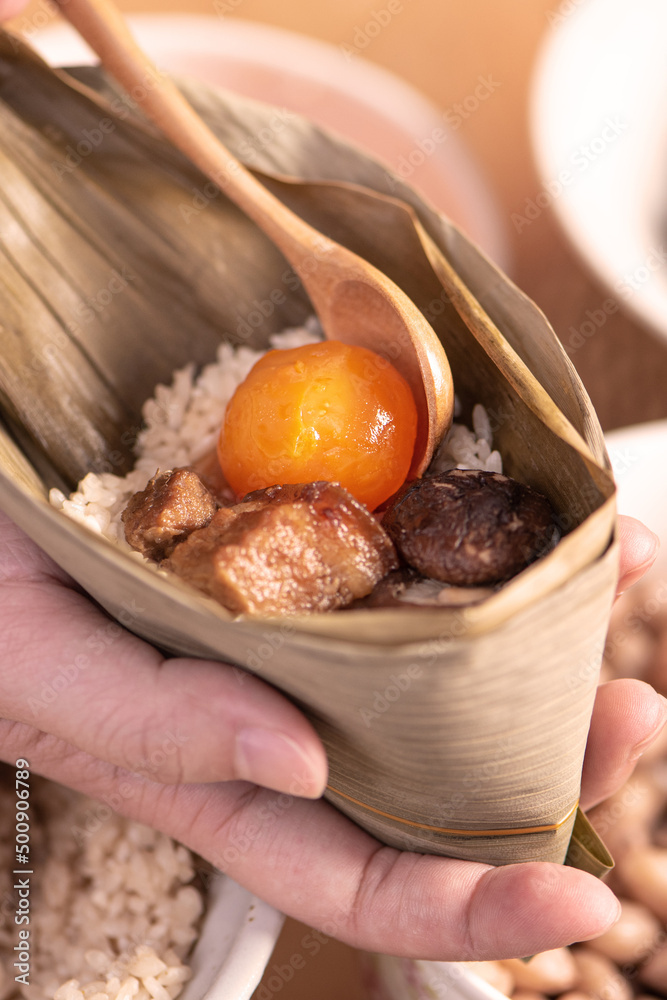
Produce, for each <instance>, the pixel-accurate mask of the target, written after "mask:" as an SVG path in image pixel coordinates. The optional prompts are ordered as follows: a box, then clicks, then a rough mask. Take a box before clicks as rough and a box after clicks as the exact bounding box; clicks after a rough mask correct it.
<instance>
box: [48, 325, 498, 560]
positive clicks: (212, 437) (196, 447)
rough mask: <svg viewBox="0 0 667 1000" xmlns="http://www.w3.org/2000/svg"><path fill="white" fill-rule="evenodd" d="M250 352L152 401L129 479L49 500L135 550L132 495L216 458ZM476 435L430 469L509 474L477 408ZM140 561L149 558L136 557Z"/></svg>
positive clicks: (228, 352) (306, 338)
mask: <svg viewBox="0 0 667 1000" xmlns="http://www.w3.org/2000/svg"><path fill="white" fill-rule="evenodd" d="M321 338H322V334H321V329H320V326H319V324H318V322H317V320H315V319H312V320H310V321H308V323H306V325H305V326H303V327H294V328H292V329H289V330H285V331H283V333H280V334H276V335H275V336H274V337H272V338H271V345H272V346H273V347H276V348H283V349H288V348H292V347H301V346H302V345H303V344H311V343H316V342H317V341H318V340H321ZM262 353H263V352H262V351H254V350H252V349H251V348H249V347H236V348H234V347H232V346H230V345H229V344H226V343H223V344H221V345H220V347H219V348H218V352H217V358H216V361H215V362H214V363H213V364H210V365H207V366H206V367H205V368H203V369H202V371H201V372H200V374H199V375H196V372H195V366H194V365H192V364H190V365H186V367H185V368H181V369H180V370H179V371H177V372H176V373H175V375H174V379H173V382H172V384H171V385H170V386H166V385H158V386H157V387H156V389H155V395H154V396H153V397H152V398H151V399H149V400H147V401H146V403H145V404H144V407H143V411H142V415H143V419H144V424H145V426H144V428H143V430H142V431H141V432H140V434H139V435H138V438H137V442H136V448H135V453H136V456H137V460H136V463H135V466H134V469H133V470H132V472H130V473H128V475H127V476H115V475H113V474H112V473H102V474H100V475H98V474H96V473H92V472H90V473H88V475H87V476H85V478H84V479H82V480H81V482H80V483H79V485H78V488H77V490H76V492H74V493H72V494H70V496H69V497H66V496H65V495H64V494H63V493H62V492H61V491H60V490H56V489H52V490H51V493H50V497H49V499H50V501H51V503H52V504H53V505H54V506H55V507H58V508H59V509H61V510H62V511H63V513H65V514H67V515H68V517H71V518H73V519H74V520H76V521H80V522H81V523H82V524H85V525H86V527H88V528H90V529H91V530H92V531H96V532H98V533H99V534H102V535H104V536H106V537H107V538H109V539H110V540H111V541H113V542H116V543H117V544H120V545H122V546H124V547H126V548H127V550H128V551H129V552H132V551H133V550H132V549H130V547H129V545H127V543H126V541H125V536H124V532H123V525H122V522H121V513H122V511H123V509H124V507H125V506H126V505H127V502H128V500H129V499H130V497H131V496H132V494H133V493H136V492H137V491H138V490H143V489H144V487H145V486H146V483H147V482H148V480H149V479H150V478H151V477H152V476H154V475H155V472H156V470H157V469H162V470H165V469H173V468H176V467H179V466H186V465H190V464H191V463H192V462H195V461H197V459H199V458H201V457H202V456H203V455H205V454H206V453H207V452H209V451H210V450H211V449H212V448H213V447H214V446H215V443H216V440H217V437H218V434H219V432H220V425H221V423H222V419H223V416H224V412H225V409H226V406H227V403H228V402H229V400H230V399H231V397H232V395H233V393H234V391H235V389H236V387H237V386H238V385H239V384H240V383H241V382H242V381H243V380H244V379H245V377H246V375H247V374H248V372H249V371H250V369H251V368H252V366H253V365H254V364H255V362H256V361H258V360H259V358H260V357H261V356H262ZM472 423H473V426H472V429H470V428H468V427H466V426H464V425H463V424H457V423H454V424H453V425H452V427H451V429H450V431H449V434H448V435H447V437H446V438H445V440H444V441H443V443H442V444H441V446H440V448H439V450H438V452H437V454H436V455H435V456H434V459H433V462H432V465H431V468H432V469H433V471H436V472H446V471H448V470H449V469H482V470H486V471H488V472H502V460H501V457H500V453H499V452H498V451H496V450H494V448H493V434H492V429H491V423H490V420H489V417H488V414H487V412H486V410H485V409H484V407H483V406H481V405H480V404H477V405H476V406H475V407H474V409H473V411H472ZM134 555H136V557H137V558H138V559H142V557H141V556H140V555H139V554H138V553H134Z"/></svg>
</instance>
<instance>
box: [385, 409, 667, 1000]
mask: <svg viewBox="0 0 667 1000" xmlns="http://www.w3.org/2000/svg"><path fill="white" fill-rule="evenodd" d="M606 441H607V447H608V449H609V455H610V458H611V461H612V464H613V466H614V474H615V478H616V482H617V485H618V508H619V512H620V513H621V514H630V515H631V516H632V517H636V518H638V519H639V520H640V521H643V522H644V523H645V524H646V525H647V526H648V527H649V528H651V529H652V530H653V531H655V532H656V534H657V535H658V536H659V537H660V539H661V543H662V545H661V550H660V554H659V556H658V559H657V561H656V563H655V565H654V566H653V568H652V569H651V571H650V574H649V575H648V577H647V579H654V580H657V579H659V578H660V577H662V578H664V574H665V573H667V420H660V421H655V422H653V423H647V424H638V425H636V426H634V427H624V428H621V429H620V430H616V431H612V432H611V433H609V434H608V435H607V436H606ZM366 974H367V977H368V980H369V1000H434V998H441V997H447V1000H507V997H506V996H505V995H504V994H503V993H501V992H500V991H499V990H497V989H495V988H494V987H493V986H490V985H489V984H488V983H486V982H485V981H484V980H483V979H481V978H480V977H479V976H478V975H476V974H475V973H474V972H471V971H470V969H468V968H467V967H466V966H465V965H460V964H458V963H456V962H422V961H413V960H410V959H400V958H392V957H390V956H387V955H373V956H369V957H368V959H367V969H366Z"/></svg>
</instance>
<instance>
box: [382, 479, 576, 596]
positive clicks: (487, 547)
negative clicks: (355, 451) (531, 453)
mask: <svg viewBox="0 0 667 1000" xmlns="http://www.w3.org/2000/svg"><path fill="white" fill-rule="evenodd" d="M382 526H383V527H384V529H385V530H386V532H387V534H388V535H389V536H390V538H391V539H392V541H393V542H394V544H395V546H396V548H397V549H398V551H399V553H400V554H401V556H402V557H403V559H404V560H405V561H406V562H407V563H408V564H409V565H410V566H412V567H414V569H416V570H418V572H420V573H422V574H423V575H424V576H428V577H432V578H433V579H436V580H441V581H442V582H444V583H450V584H455V585H457V586H480V585H485V584H491V583H499V582H502V581H504V580H508V579H510V577H512V576H515V575H516V574H517V573H519V572H520V571H521V570H522V569H525V567H526V566H528V565H529V564H530V563H531V562H534V560H535V559H537V558H539V557H540V556H541V555H544V554H545V553H546V552H548V551H549V550H550V549H552V548H553V546H554V545H555V544H556V542H557V540H558V537H559V532H558V527H557V524H556V519H555V515H554V511H553V509H552V507H551V504H550V503H549V501H548V500H547V498H546V497H545V496H543V495H542V494H541V493H538V492H537V491H536V490H533V489H531V487H529V486H525V485H524V484H523V483H519V482H517V481H516V480H515V479H510V478H509V477H508V476H503V475H500V474H499V473H497V472H482V471H480V470H477V469H453V470H452V471H450V472H446V473H442V474H440V475H436V476H428V477H426V478H424V479H418V480H415V481H414V482H413V483H410V484H409V485H408V486H406V487H404V489H403V490H402V491H401V492H400V493H399V495H398V496H397V498H396V500H395V501H394V503H393V505H392V506H391V507H390V508H389V509H388V510H387V512H386V513H385V515H384V517H383V519H382Z"/></svg>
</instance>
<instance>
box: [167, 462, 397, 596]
mask: <svg viewBox="0 0 667 1000" xmlns="http://www.w3.org/2000/svg"><path fill="white" fill-rule="evenodd" d="M162 565H163V567H164V568H166V569H169V570H171V571H172V572H173V573H176V574H177V575H178V576H180V577H181V578H182V579H183V580H186V581H187V582H188V583H190V584H191V585H192V586H194V587H196V588H197V589H198V590H200V591H202V592H203V593H205V594H207V595H208V596H209V597H212V598H213V599H214V600H216V601H218V602H219V603H220V604H222V605H224V606H225V607H227V608H229V609H230V610H231V611H234V612H235V613H238V614H249V615H284V614H301V613H310V612H317V611H333V610H336V609H338V608H343V607H346V606H347V605H349V604H351V603H352V601H354V600H355V599H357V598H360V597H364V596H365V595H366V594H369V593H370V592H371V590H372V589H373V587H374V586H375V584H376V583H377V581H378V580H380V579H381V578H382V577H383V576H384V575H385V574H386V573H388V572H389V571H390V570H392V569H394V568H396V566H397V565H398V559H397V556H396V552H395V550H394V547H393V545H392V543H391V541H390V540H389V538H388V536H387V534H386V533H385V531H384V530H383V528H382V527H381V526H380V524H379V523H378V522H377V521H376V519H375V518H374V517H373V516H372V515H371V514H370V513H369V512H368V511H367V510H366V508H365V507H363V506H362V505H361V504H359V503H358V502H357V501H356V500H355V499H354V497H352V496H351V494H350V493H348V492H347V490H344V489H343V488H342V487H341V486H338V485H336V484H332V483H325V482H320V483H307V484H303V485H289V486H272V487H269V488H268V489H264V490H257V491H255V492H254V493H250V494H248V495H247V496H246V497H245V498H244V499H243V501H242V502H241V503H239V504H236V505H235V506H233V507H221V508H220V509H219V510H217V511H216V513H215V514H214V515H213V517H212V519H211V521H210V523H209V524H208V525H207V526H206V527H203V528H199V529H198V530H196V531H193V532H192V533H191V534H190V535H189V536H188V537H187V538H186V539H185V540H184V541H182V542H180V544H178V545H177V546H176V547H175V548H174V549H173V551H172V553H171V555H170V556H169V558H168V559H167V560H165V562H164V563H163V564H162Z"/></svg>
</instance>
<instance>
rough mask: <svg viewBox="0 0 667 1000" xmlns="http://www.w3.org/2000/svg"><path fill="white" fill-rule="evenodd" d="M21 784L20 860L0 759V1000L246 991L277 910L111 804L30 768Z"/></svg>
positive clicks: (8, 777)
mask: <svg viewBox="0 0 667 1000" xmlns="http://www.w3.org/2000/svg"><path fill="white" fill-rule="evenodd" d="M19 763H25V762H19ZM17 773H18V772H17ZM26 773H29V772H26ZM25 785H26V787H28V788H29V801H30V807H31V808H30V817H31V820H30V824H29V826H30V831H29V842H28V843H29V860H30V863H29V865H19V864H17V863H16V861H15V859H14V851H15V846H16V845H15V839H16V830H15V821H16V814H15V809H14V804H15V801H16V800H15V796H14V771H13V770H10V768H9V767H7V766H6V765H2V766H1V769H0V898H1V899H2V909H1V911H0V997H1V998H2V1000H93V998H94V1000H177V998H179V1000H204V998H207V1000H218V998H219V1000H222V998H225V1000H247V998H248V997H250V996H251V995H252V993H253V990H254V989H255V987H256V986H257V984H258V983H259V981H260V979H261V977H262V974H263V972H264V968H265V966H266V963H267V962H268V960H269V958H270V955H271V952H272V951H273V948H274V945H275V942H276V939H277V937H278V934H279V933H280V929H281V927H282V923H283V916H282V914H280V913H278V911H276V910H274V909H273V907H271V906H269V905H267V904H266V903H264V902H262V901H261V900H259V899H257V898H256V897H254V896H253V895H251V893H249V892H247V891H246V890H245V889H243V888H241V886H239V885H237V884H236V883H235V882H233V881H232V880H231V879H229V878H227V877H226V876H223V875H221V874H220V873H217V872H214V871H213V870H212V869H211V868H210V867H208V866H206V865H205V864H204V862H203V861H202V860H201V859H198V858H196V857H195V856H194V855H192V854H191V853H190V851H188V850H187V849H186V848H185V847H184V846H183V845H181V844H177V843H176V842H174V841H173V840H171V839H170V838H169V837H167V836H166V835H165V834H162V833H159V832H158V831H156V830H153V829H150V828H148V827H146V826H143V825H140V824H138V823H135V822H132V821H130V820H127V819H124V818H123V817H121V816H119V815H118V814H117V813H115V812H114V811H113V810H112V809H111V807H110V806H109V805H108V804H106V803H104V802H96V801H94V800H92V799H88V798H85V797H84V796H82V795H78V794H77V793H75V792H72V791H70V790H69V789H66V788H63V787H61V786H59V785H56V784H53V783H51V782H47V781H46V780H44V779H41V778H38V777H37V776H33V775H32V774H29V778H28V780H27V781H26V783H25ZM23 801H24V800H22V802H23ZM22 856H23V855H22ZM16 868H18V869H20V870H19V872H18V874H15V873H14V869H16ZM21 888H22V892H23V895H22V896H20V895H19V889H21ZM26 891H29V896H27V897H26ZM26 900H29V908H28V909H26Z"/></svg>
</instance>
